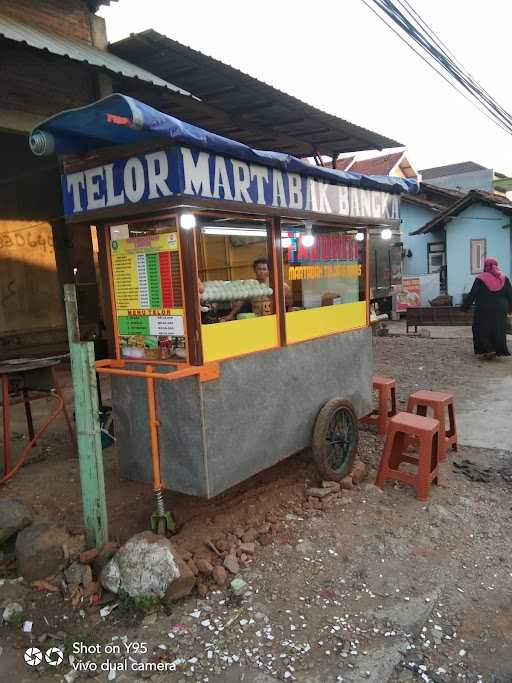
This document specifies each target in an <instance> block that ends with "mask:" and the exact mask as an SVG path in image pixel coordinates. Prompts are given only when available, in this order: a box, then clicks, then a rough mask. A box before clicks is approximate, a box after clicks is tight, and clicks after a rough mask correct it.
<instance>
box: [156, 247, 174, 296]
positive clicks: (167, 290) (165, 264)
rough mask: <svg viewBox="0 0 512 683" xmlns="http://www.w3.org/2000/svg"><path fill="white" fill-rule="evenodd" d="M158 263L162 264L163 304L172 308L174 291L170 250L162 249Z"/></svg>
mask: <svg viewBox="0 0 512 683" xmlns="http://www.w3.org/2000/svg"><path fill="white" fill-rule="evenodd" d="M158 264H159V266H160V285H161V291H162V305H163V306H164V308H172V307H173V306H174V291H173V285H172V274H171V254H170V253H169V252H168V251H161V252H160V253H159V254H158Z"/></svg>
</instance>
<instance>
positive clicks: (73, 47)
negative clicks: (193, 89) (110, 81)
mask: <svg viewBox="0 0 512 683" xmlns="http://www.w3.org/2000/svg"><path fill="white" fill-rule="evenodd" d="M0 37H3V38H6V39H7V40H13V41H16V42H17V43H24V44H25V45H28V46H29V47H34V48H37V49H38V50H46V51H47V52H50V53H51V54H54V55H59V57H67V58H68V59H71V60H73V61H76V62H83V63H85V64H89V65H90V66H95V67H98V68H100V69H107V71H110V72H112V73H114V74H117V75H119V76H124V77H126V78H137V79H139V80H140V81H144V82H145V83H151V85H156V86H159V87H160V88H165V89H167V90H171V91H172V92H175V93H179V94H181V95H188V96H190V93H189V92H187V91H186V90H182V89H181V88H179V87H178V86H176V85H174V84H173V83H170V82H169V81H166V80H164V79H162V78H160V77H159V76H155V74H152V73H151V72H150V71H147V70H146V69H144V68H141V67H139V66H135V65H134V64H131V63H130V62H127V61H126V60H125V59H122V58H121V57H118V56H117V55H114V54H112V53H111V52H106V51H105V50H100V49H98V48H97V47H93V46H92V45H89V44H88V43H85V42H82V41H79V40H74V39H72V38H65V37H64V36H59V35H56V34H55V33H50V32H48V31H44V30H42V29H37V28H34V27H32V26H27V25H25V24H22V23H20V22H18V21H15V20H14V19H10V18H7V17H0Z"/></svg>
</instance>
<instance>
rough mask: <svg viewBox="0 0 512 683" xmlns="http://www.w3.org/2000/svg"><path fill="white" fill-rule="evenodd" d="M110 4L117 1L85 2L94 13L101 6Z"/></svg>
mask: <svg viewBox="0 0 512 683" xmlns="http://www.w3.org/2000/svg"><path fill="white" fill-rule="evenodd" d="M111 2H117V0H87V4H88V5H89V7H90V8H91V10H92V11H93V12H96V10H97V9H98V7H101V5H110V3H111Z"/></svg>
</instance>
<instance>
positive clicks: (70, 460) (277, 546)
mask: <svg viewBox="0 0 512 683" xmlns="http://www.w3.org/2000/svg"><path fill="white" fill-rule="evenodd" d="M374 355H375V371H376V373H379V374H385V375H389V376H393V377H395V378H396V379H397V382H398V392H399V401H400V407H402V408H403V407H404V405H405V402H406V399H407V396H408V394H409V393H411V392H412V391H414V390H416V389H418V388H423V389H438V390H443V389H444V390H449V391H453V392H454V394H455V396H456V399H457V397H461V398H462V397H466V396H473V397H481V399H480V400H482V401H487V402H488V404H490V408H491V409H492V385H493V381H494V380H498V379H501V378H502V377H503V376H508V377H510V376H511V375H512V361H510V360H506V359H503V360H496V361H492V362H483V361H478V360H477V359H475V358H474V357H473V355H472V348H471V340H470V339H468V338H467V337H462V338H459V339H433V338H431V339H428V338H417V337H405V336H389V337H382V338H375V340H374ZM63 379H65V377H64V376H63ZM66 391H67V395H68V396H69V395H70V392H69V386H68V388H67V389H66ZM487 407H489V405H488V406H487ZM38 410H39V411H40V413H41V414H42V412H43V410H44V402H43V401H42V402H41V405H40V408H38ZM57 427H58V429H57ZM15 429H16V430H19V433H20V435H21V433H22V431H23V421H22V412H21V413H20V414H18V416H17V418H16V422H15ZM510 435H511V438H510V440H509V441H508V443H504V444H503V448H502V449H482V448H472V447H471V446H463V447H461V448H459V451H458V452H457V453H456V454H451V455H450V457H449V460H448V461H447V462H446V463H444V464H443V465H442V470H441V473H442V476H441V481H440V486H438V487H435V488H434V489H433V491H432V493H431V497H430V500H429V502H428V504H424V503H420V502H418V501H417V500H416V499H415V497H414V494H413V492H412V491H411V490H410V489H409V488H408V487H407V486H402V485H398V484H397V485H393V484H391V483H388V484H387V485H386V487H385V490H384V492H383V493H382V492H380V490H379V489H376V487H375V486H373V481H374V479H375V470H376V467H377V465H378V461H379V458H380V454H381V451H382V440H381V439H380V437H378V436H376V435H374V434H373V433H371V432H370V431H368V430H364V431H362V432H361V445H360V457H361V459H362V460H364V461H365V462H367V463H368V465H369V467H370V475H369V478H368V480H367V481H366V482H365V483H364V484H362V485H361V486H359V487H356V488H354V489H353V490H352V491H344V492H343V495H342V496H341V498H339V499H337V500H336V501H334V502H332V503H330V504H329V505H325V506H323V507H324V508H325V509H311V508H310V506H308V505H307V503H306V499H305V494H304V490H305V485H318V484H319V483H320V482H319V478H318V475H317V474H316V471H315V469H314V467H313V465H312V463H311V459H310V456H309V453H308V452H304V453H301V454H298V455H296V456H294V457H293V458H291V459H289V460H287V461H285V462H283V463H281V464H279V465H278V466H276V467H274V468H272V469H271V470H268V471H266V472H264V473H262V474H260V475H258V476H257V477H254V478H252V479H251V480H250V481H248V482H245V483H244V484H242V485H240V486H239V487H236V488H235V489H233V490H231V491H229V492H227V493H226V494H224V495H222V496H220V497H219V498H217V499H215V500H212V501H198V500H197V499H194V498H191V497H188V496H181V495H174V494H169V493H168V494H166V503H167V505H168V507H169V508H170V509H172V510H173V513H174V515H175V517H176V519H177V521H178V524H179V533H178V534H177V535H176V536H175V537H174V538H173V542H174V543H175V545H176V547H177V548H178V550H179V551H180V552H182V553H186V552H194V551H197V550H199V549H200V548H203V550H204V548H205V546H204V543H205V542H206V541H208V540H213V541H215V542H217V541H219V539H221V540H222V539H226V538H227V539H228V540H229V538H230V535H231V536H232V535H233V533H234V531H235V530H236V529H238V528H241V529H249V528H257V527H259V526H261V525H262V524H264V523H265V522H266V521H267V522H270V523H271V525H272V534H271V536H272V537H271V542H269V543H268V544H265V545H263V544H258V543H257V545H256V549H255V553H254V556H252V557H251V558H249V559H248V561H247V563H246V564H247V566H246V568H245V569H242V571H241V573H240V576H241V577H242V578H243V579H244V581H246V582H247V584H248V586H249V590H248V592H247V593H245V595H243V596H242V597H235V596H233V595H232V594H231V593H230V592H229V591H213V592H210V593H209V594H208V596H207V598H205V599H198V597H197V596H191V597H190V598H188V599H186V600H184V601H182V602H180V603H179V604H178V605H176V606H174V607H173V609H172V610H167V611H165V612H164V611H158V612H156V613H154V614H150V615H148V616H147V617H146V618H145V620H144V621H143V622H142V624H140V625H139V626H138V627H137V628H133V627H128V626H127V625H126V623H125V622H124V621H123V619H122V618H118V617H116V611H115V610H114V611H113V612H112V614H111V615H110V616H109V617H107V618H105V619H102V618H101V617H100V616H99V609H98V607H93V608H86V609H84V610H82V611H81V612H80V611H78V610H73V609H72V608H71V605H70V604H69V602H64V603H63V601H62V597H61V596H60V595H51V596H48V595H43V594H36V593H35V592H30V594H29V597H28V608H27V614H26V618H27V619H30V620H32V621H33V631H32V634H30V635H29V634H26V633H22V632H21V629H20V628H19V627H14V626H7V625H2V626H0V647H1V648H2V649H3V651H2V653H1V654H0V680H2V681H3V680H8V678H9V679H10V678H11V677H13V676H14V675H15V676H16V677H17V678H18V680H19V681H20V682H22V681H25V680H26V681H35V680H43V681H45V680H48V681H49V680H52V681H55V680H64V679H63V676H64V674H66V673H67V672H69V671H70V669H71V668H72V667H71V666H70V664H69V663H67V664H66V662H64V663H63V664H62V665H61V666H60V667H59V668H58V670H51V668H50V667H46V668H44V666H43V668H39V667H38V668H37V670H35V669H30V668H29V667H28V666H26V665H25V664H24V663H23V657H22V655H23V651H24V649H25V648H27V647H28V646H29V645H30V643H31V642H34V641H35V642H37V641H38V639H39V638H43V637H44V636H46V637H49V636H48V634H50V635H51V636H52V638H53V634H57V636H58V638H57V640H58V639H60V642H65V643H66V644H68V645H69V642H72V641H73V640H74V639H76V641H80V642H94V643H98V644H99V643H101V644H103V645H104V644H105V643H108V642H116V639H119V638H120V637H121V636H123V637H126V639H127V640H128V641H129V642H141V641H144V642H146V643H148V645H149V649H150V654H151V652H152V650H153V648H154V649H155V654H154V655H151V656H153V657H155V656H157V655H158V657H159V658H160V659H161V660H167V661H174V662H177V664H178V668H179V671H178V672H176V673H166V674H154V680H162V681H164V680H165V681H179V682H180V683H181V682H184V681H187V680H195V681H207V680H208V681H226V682H227V683H229V682H230V681H233V682H235V681H242V680H244V681H247V682H253V681H254V683H271V682H272V681H275V680H296V681H299V682H301V683H324V682H325V683H327V682H330V681H347V682H350V681H364V680H370V681H374V683H384V682H385V681H390V683H396V682H397V681H406V682H407V681H416V680H425V681H426V680H430V681H435V682H437V683H439V682H443V683H449V682H451V681H468V682H473V681H475V682H476V681H486V682H496V683H507V682H508V681H512V647H511V646H512V600H511V598H512V557H511V553H510V548H511V543H510V540H509V539H510V535H511V534H510V532H511V527H512V507H511V501H510V494H511V492H512V484H511V483H510V477H507V476H502V475H501V474H500V471H501V470H503V471H504V473H505V475H506V474H507V468H508V467H510V464H511V463H510V456H511V448H512V427H511V428H510ZM22 441H23V440H22V439H21V438H19V439H18V442H19V443H20V444H21V443H22ZM464 459H469V460H471V461H472V462H474V463H476V464H478V465H480V466H482V467H492V468H493V471H492V478H491V481H490V482H488V483H484V482H475V481H468V479H466V478H465V477H464V476H463V475H462V474H461V473H460V472H458V471H457V470H456V469H455V468H454V467H453V465H452V463H453V462H460V461H462V460H464ZM105 475H106V482H107V493H108V506H109V521H110V527H111V536H112V537H113V538H116V539H117V540H119V541H120V542H123V541H124V540H126V539H127V538H128V537H129V536H131V535H132V534H134V533H137V532H138V531H141V530H142V529H144V528H147V521H148V517H149V514H150V513H151V512H152V509H153V500H152V493H151V489H150V487H148V486H145V485H140V484H137V483H134V482H127V481H121V480H120V479H119V477H118V469H117V464H116V459H115V454H114V453H113V452H111V450H110V451H109V450H107V451H105ZM0 496H2V497H9V498H17V499H21V500H24V501H26V502H28V503H30V504H31V505H32V506H33V508H34V509H35V511H36V513H37V515H38V516H39V517H41V518H43V517H44V518H48V519H51V520H54V521H60V522H64V523H66V524H67V525H68V526H69V527H71V528H72V529H73V531H74V532H79V531H80V528H81V509H80V495H79V474H78V464H77V459H76V456H75V455H74V453H73V452H72V449H71V448H70V446H69V442H68V439H67V436H66V434H65V431H64V428H63V425H57V426H56V429H55V431H53V432H52V434H51V435H49V437H48V438H47V439H46V441H45V445H43V446H41V447H39V448H38V449H37V451H36V453H35V456H34V458H32V459H31V462H30V464H28V465H27V466H26V467H24V468H22V470H21V471H20V472H19V473H18V474H17V475H16V477H15V478H14V479H13V480H12V481H11V482H9V483H8V484H7V486H5V487H4V488H3V489H2V490H0ZM2 591H3V594H2ZM8 591H14V592H15V591H16V588H13V584H11V583H10V582H9V581H6V582H5V583H4V585H3V586H0V599H2V598H3V597H5V594H6V593H8ZM31 638H32V641H31ZM112 638H113V639H114V640H113V641H112V640H111V639H112ZM117 642H120V641H119V640H117ZM106 658H107V656H106V655H105V654H103V655H100V656H99V657H96V660H97V662H101V661H104V660H105V659H106ZM421 667H424V668H421ZM107 674H108V672H103V673H100V672H99V671H98V672H97V673H96V674H95V675H96V677H97V679H98V680H102V681H103V680H107V678H108V676H107ZM88 675H91V673H89V674H88ZM146 675H147V674H146ZM73 676H74V673H73V675H72V676H71V677H70V678H69V679H68V683H72V681H73V680H78V677H73ZM80 676H82V677H84V678H85V677H86V675H85V674H80ZM134 679H135V674H133V673H131V672H126V671H124V672H123V671H121V670H120V671H118V672H117V673H115V677H114V675H113V673H111V674H110V678H108V680H119V681H121V680H134Z"/></svg>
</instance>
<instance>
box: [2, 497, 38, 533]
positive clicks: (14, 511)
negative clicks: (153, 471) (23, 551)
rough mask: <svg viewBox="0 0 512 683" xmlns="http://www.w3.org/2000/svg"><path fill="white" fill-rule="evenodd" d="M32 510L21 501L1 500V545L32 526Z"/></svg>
mask: <svg viewBox="0 0 512 683" xmlns="http://www.w3.org/2000/svg"><path fill="white" fill-rule="evenodd" d="M33 520H34V515H33V513H32V510H31V509H30V508H29V507H27V506H26V505H25V503H22V502H21V501H20V500H14V499H9V498H7V499H5V500H0V543H3V542H4V541H6V540H7V539H8V538H11V536H14V535H15V534H17V533H18V532H19V531H21V530H22V529H24V528H25V527H27V526H29V525H30V524H32V522H33Z"/></svg>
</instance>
